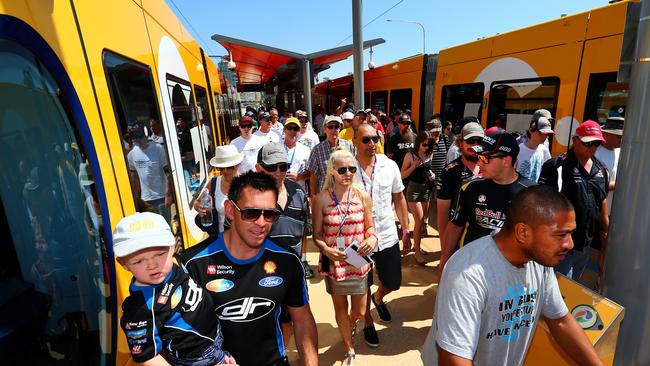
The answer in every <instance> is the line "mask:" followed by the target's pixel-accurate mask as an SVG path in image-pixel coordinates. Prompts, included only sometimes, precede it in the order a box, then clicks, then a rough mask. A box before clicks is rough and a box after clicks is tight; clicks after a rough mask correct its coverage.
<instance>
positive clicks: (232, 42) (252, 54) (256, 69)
mask: <svg viewBox="0 0 650 366" xmlns="http://www.w3.org/2000/svg"><path fill="white" fill-rule="evenodd" d="M212 39H213V40H215V41H217V42H219V43H220V44H221V45H222V46H223V47H224V48H225V49H227V50H228V51H230V53H231V54H232V60H233V61H235V63H236V64H237V68H236V71H235V72H236V73H237V76H238V78H239V83H240V84H265V83H266V82H267V81H269V79H270V78H271V77H272V76H273V75H274V74H275V73H276V71H277V70H278V69H279V68H280V67H281V66H282V65H289V64H296V63H297V62H298V61H299V60H303V59H306V60H311V61H312V64H313V67H314V69H315V70H318V69H324V68H327V66H329V65H330V64H333V63H335V62H339V61H342V60H345V59H346V58H348V57H350V56H351V55H352V52H353V48H352V45H347V46H342V47H337V48H333V49H330V50H325V51H320V52H315V53H311V54H306V55H304V54H300V53H297V52H292V51H287V50H283V49H279V48H275V47H270V46H265V45H261V44H257V43H253V42H249V41H244V40H240V39H235V38H231V37H226V36H222V35H218V34H215V35H213V36H212ZM381 43H384V40H383V39H381V38H378V39H373V40H370V41H366V42H364V48H368V47H371V46H374V45H377V44H381Z"/></svg>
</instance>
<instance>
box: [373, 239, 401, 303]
mask: <svg viewBox="0 0 650 366" xmlns="http://www.w3.org/2000/svg"><path fill="white" fill-rule="evenodd" d="M373 259H374V261H375V264H374V265H373V266H375V267H377V277H378V278H379V281H380V282H381V285H382V286H384V287H385V288H386V289H388V290H391V291H397V290H399V288H400V286H401V285H402V255H401V254H400V251H399V242H398V243H395V245H393V246H392V247H390V248H386V249H384V250H380V251H378V252H376V253H375V254H374V255H373ZM373 271H374V268H371V269H370V272H368V287H370V286H371V285H373V284H374V281H373V278H372V277H373V276H372V273H373Z"/></svg>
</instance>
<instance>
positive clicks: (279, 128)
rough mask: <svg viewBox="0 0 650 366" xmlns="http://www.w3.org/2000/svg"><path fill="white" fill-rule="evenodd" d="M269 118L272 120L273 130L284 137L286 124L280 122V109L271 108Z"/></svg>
mask: <svg viewBox="0 0 650 366" xmlns="http://www.w3.org/2000/svg"><path fill="white" fill-rule="evenodd" d="M269 120H270V121H271V131H273V132H275V133H277V134H278V136H280V137H282V134H283V130H284V126H283V125H282V123H280V117H279V116H278V110H277V109H275V108H271V109H270V110H269Z"/></svg>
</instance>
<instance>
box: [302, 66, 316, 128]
mask: <svg viewBox="0 0 650 366" xmlns="http://www.w3.org/2000/svg"><path fill="white" fill-rule="evenodd" d="M300 64H301V66H302V93H303V100H304V102H305V103H304V104H305V112H307V118H309V121H310V122H311V123H312V125H313V124H314V120H313V119H312V115H311V114H312V108H311V83H312V77H311V67H310V64H311V60H309V59H307V58H303V59H302V60H300Z"/></svg>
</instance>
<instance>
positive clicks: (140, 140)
mask: <svg viewBox="0 0 650 366" xmlns="http://www.w3.org/2000/svg"><path fill="white" fill-rule="evenodd" d="M129 134H130V135H131V138H132V139H133V149H131V151H129V154H128V155H127V156H126V159H127V161H128V163H129V170H130V171H131V173H132V174H136V175H137V178H138V180H139V182H140V198H141V199H142V200H143V201H144V202H146V203H147V204H149V205H151V206H153V207H154V208H155V210H156V212H157V213H159V214H160V215H162V216H163V217H164V218H165V220H167V222H170V217H171V215H170V210H169V206H170V205H171V194H172V190H171V189H170V187H169V180H168V177H167V174H169V161H168V160H167V153H166V152H165V149H164V148H163V147H162V146H161V145H160V144H157V143H155V142H151V141H149V139H148V138H147V136H145V134H144V124H142V123H140V122H135V123H133V124H132V125H130V126H129Z"/></svg>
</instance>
